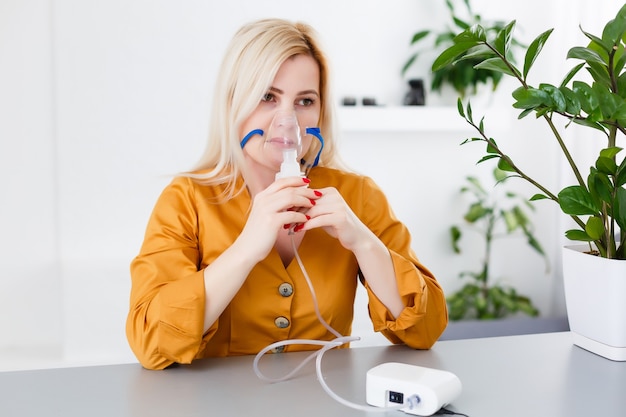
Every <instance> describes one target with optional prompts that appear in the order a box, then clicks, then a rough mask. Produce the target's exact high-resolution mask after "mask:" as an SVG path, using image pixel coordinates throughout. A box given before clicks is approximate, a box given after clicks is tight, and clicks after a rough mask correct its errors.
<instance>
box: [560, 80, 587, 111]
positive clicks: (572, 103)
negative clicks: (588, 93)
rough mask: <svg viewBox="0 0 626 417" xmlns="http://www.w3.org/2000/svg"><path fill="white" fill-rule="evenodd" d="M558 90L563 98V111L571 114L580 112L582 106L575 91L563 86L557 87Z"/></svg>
mask: <svg viewBox="0 0 626 417" xmlns="http://www.w3.org/2000/svg"><path fill="white" fill-rule="evenodd" d="M559 92H560V93H561V95H562V96H563V98H564V99H565V111H566V112H567V113H568V114H571V115H572V116H576V115H578V114H580V110H582V108H581V106H580V101H579V100H578V97H577V96H576V93H574V91H573V90H571V89H569V88H567V87H565V86H561V87H559Z"/></svg>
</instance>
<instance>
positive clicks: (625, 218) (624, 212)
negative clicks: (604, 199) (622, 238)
mask: <svg viewBox="0 0 626 417" xmlns="http://www.w3.org/2000/svg"><path fill="white" fill-rule="evenodd" d="M613 218H614V219H615V221H616V222H617V224H618V225H619V227H620V228H621V229H622V230H626V188H624V187H620V188H618V189H617V193H616V196H615V207H614V208H613Z"/></svg>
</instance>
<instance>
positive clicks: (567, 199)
mask: <svg viewBox="0 0 626 417" xmlns="http://www.w3.org/2000/svg"><path fill="white" fill-rule="evenodd" d="M558 197H559V205H560V206H561V210H562V211H563V213H565V214H569V215H574V216H581V215H587V214H588V215H595V214H596V213H598V212H599V211H600V209H599V208H598V207H597V206H596V204H595V202H594V201H593V198H592V197H591V194H590V193H589V191H587V190H586V189H584V188H583V187H581V186H580V185H572V186H570V187H566V188H564V189H563V190H561V192H560V193H559V194H558Z"/></svg>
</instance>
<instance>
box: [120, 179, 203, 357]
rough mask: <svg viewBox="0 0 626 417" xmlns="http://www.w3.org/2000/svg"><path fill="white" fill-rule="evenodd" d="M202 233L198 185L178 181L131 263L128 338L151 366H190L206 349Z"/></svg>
mask: <svg viewBox="0 0 626 417" xmlns="http://www.w3.org/2000/svg"><path fill="white" fill-rule="evenodd" d="M197 230H198V225H197V215H196V210H195V204H194V198H193V187H192V186H191V185H190V184H189V180H188V179H175V180H174V181H173V182H172V183H171V184H170V185H169V186H168V187H166V188H165V190H164V191H163V193H162V194H161V196H160V197H159V199H158V200H157V203H156V205H155V207H154V209H153V212H152V215H151V216H150V220H149V222H148V226H147V228H146V235H145V238H144V242H143V245H142V247H141V251H140V253H139V255H138V256H137V257H136V258H135V259H134V260H133V262H132V263H131V271H130V272H131V280H132V288H131V295H130V310H129V314H128V318H127V322H126V334H127V338H128V341H129V344H130V347H131V349H132V350H133V352H134V353H135V355H136V356H137V358H138V359H139V362H140V363H141V364H142V365H143V366H144V367H146V368H149V369H163V368H165V367H167V366H169V365H171V364H172V363H174V362H177V363H190V362H191V361H192V360H193V359H194V358H195V356H196V355H197V354H198V352H199V351H200V350H201V349H202V348H203V346H202V345H203V340H202V337H203V331H204V308H205V290H204V275H203V272H202V271H199V262H200V259H199V258H200V254H199V250H198V242H197ZM211 331H214V329H213V330H212V329H209V333H210V332H211Z"/></svg>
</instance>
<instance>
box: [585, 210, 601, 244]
mask: <svg viewBox="0 0 626 417" xmlns="http://www.w3.org/2000/svg"><path fill="white" fill-rule="evenodd" d="M585 232H586V233H587V236H589V237H590V238H591V239H592V240H598V239H600V238H601V237H602V236H603V235H604V223H602V219H600V218H599V217H596V216H591V217H589V220H587V224H586V225H585Z"/></svg>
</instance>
